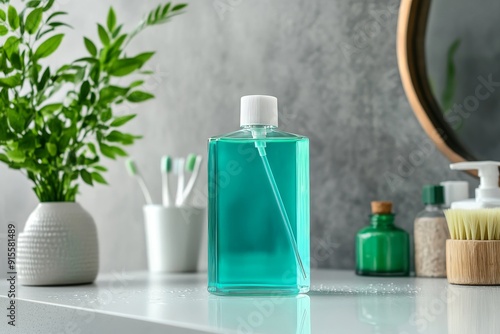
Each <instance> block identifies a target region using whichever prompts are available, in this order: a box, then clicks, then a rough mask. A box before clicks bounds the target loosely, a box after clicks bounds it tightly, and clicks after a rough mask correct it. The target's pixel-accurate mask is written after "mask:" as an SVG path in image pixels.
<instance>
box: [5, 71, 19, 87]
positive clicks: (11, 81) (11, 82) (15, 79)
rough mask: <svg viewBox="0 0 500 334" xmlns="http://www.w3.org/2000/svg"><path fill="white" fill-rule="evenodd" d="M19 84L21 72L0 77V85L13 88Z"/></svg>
mask: <svg viewBox="0 0 500 334" xmlns="http://www.w3.org/2000/svg"><path fill="white" fill-rule="evenodd" d="M19 85H21V74H19V73H18V74H15V75H12V76H10V77H6V78H0V87H7V88H14V87H17V86H19Z"/></svg>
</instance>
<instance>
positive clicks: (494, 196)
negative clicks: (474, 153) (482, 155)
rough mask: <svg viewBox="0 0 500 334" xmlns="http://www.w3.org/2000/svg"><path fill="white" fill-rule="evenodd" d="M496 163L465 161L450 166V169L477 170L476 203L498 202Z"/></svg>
mask: <svg viewBox="0 0 500 334" xmlns="http://www.w3.org/2000/svg"><path fill="white" fill-rule="evenodd" d="M498 166H500V162H497V161H466V162H457V163H454V164H451V165H450V168H451V169H458V170H471V169H477V171H478V175H479V181H480V182H479V187H478V188H476V202H491V201H500V188H499V187H498V175H499V172H498Z"/></svg>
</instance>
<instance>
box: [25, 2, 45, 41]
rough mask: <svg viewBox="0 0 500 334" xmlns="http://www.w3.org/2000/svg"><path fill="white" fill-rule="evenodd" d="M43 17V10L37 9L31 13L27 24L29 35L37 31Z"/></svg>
mask: <svg viewBox="0 0 500 334" xmlns="http://www.w3.org/2000/svg"><path fill="white" fill-rule="evenodd" d="M42 15H43V8H37V9H35V10H33V11H32V12H31V13H29V15H28V17H27V18H26V24H25V26H26V31H27V32H28V34H30V35H33V34H34V33H35V32H36V31H37V29H38V26H39V25H40V22H42Z"/></svg>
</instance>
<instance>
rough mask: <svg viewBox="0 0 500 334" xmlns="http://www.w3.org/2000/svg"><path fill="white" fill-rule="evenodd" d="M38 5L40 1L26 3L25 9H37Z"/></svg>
mask: <svg viewBox="0 0 500 334" xmlns="http://www.w3.org/2000/svg"><path fill="white" fill-rule="evenodd" d="M40 3H41V1H40V0H34V1H28V3H27V4H26V7H28V8H35V7H38V6H39V5H40Z"/></svg>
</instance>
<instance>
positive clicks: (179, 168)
mask: <svg viewBox="0 0 500 334" xmlns="http://www.w3.org/2000/svg"><path fill="white" fill-rule="evenodd" d="M174 174H176V175H177V195H176V196H175V206H180V205H181V202H182V193H183V192H184V158H177V159H175V163H174Z"/></svg>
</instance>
